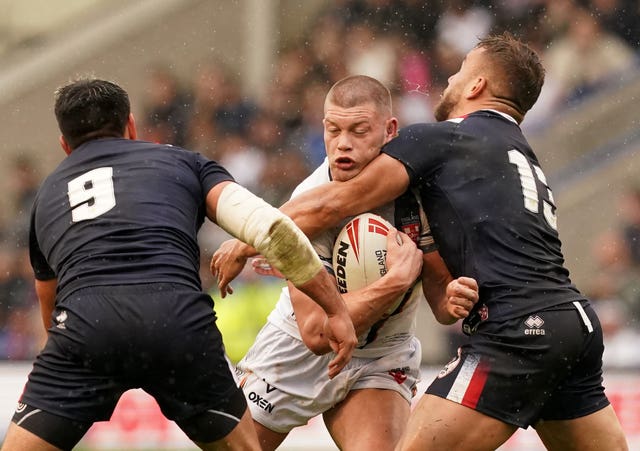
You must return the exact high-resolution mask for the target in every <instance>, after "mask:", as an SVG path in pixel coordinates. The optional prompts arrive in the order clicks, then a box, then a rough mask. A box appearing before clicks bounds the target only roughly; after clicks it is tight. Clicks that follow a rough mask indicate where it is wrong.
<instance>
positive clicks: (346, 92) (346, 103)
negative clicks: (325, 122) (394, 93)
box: [327, 75, 391, 114]
mask: <svg viewBox="0 0 640 451" xmlns="http://www.w3.org/2000/svg"><path fill="white" fill-rule="evenodd" d="M327 100H329V101H331V102H333V103H335V104H336V105H338V106H340V107H342V108H351V107H354V106H359V105H362V104H364V103H369V102H371V103H374V104H375V105H376V108H377V109H378V110H380V111H388V113H389V114H391V93H390V92H389V89H388V88H387V87H386V86H385V85H383V84H382V83H380V82H379V81H378V80H376V79H375V78H372V77H369V76H367V75H351V76H348V77H345V78H343V79H342V80H339V81H337V82H336V83H335V84H334V85H333V86H332V87H331V89H330V90H329V92H328V93H327Z"/></svg>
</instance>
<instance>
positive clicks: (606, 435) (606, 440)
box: [535, 405, 628, 451]
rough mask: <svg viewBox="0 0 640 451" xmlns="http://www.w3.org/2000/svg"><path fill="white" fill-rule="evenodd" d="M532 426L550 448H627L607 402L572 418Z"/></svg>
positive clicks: (582, 450) (597, 450)
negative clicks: (587, 413) (603, 405)
mask: <svg viewBox="0 0 640 451" xmlns="http://www.w3.org/2000/svg"><path fill="white" fill-rule="evenodd" d="M535 428H536V432H537V433H538V435H539V436H540V439H541V440H542V442H543V443H544V445H545V447H546V448H547V449H549V450H551V451H600V450H603V449H606V450H608V451H626V450H628V445H627V441H626V438H625V436H624V432H623V430H622V427H621V425H620V422H619V421H618V418H617V416H616V414H615V412H614V410H613V408H612V407H611V406H610V405H609V406H607V407H605V408H603V409H601V410H599V411H597V412H595V413H592V414H589V415H586V416H583V417H580V418H576V419H573V420H555V421H554V420H552V421H540V422H539V423H538V424H536V426H535Z"/></svg>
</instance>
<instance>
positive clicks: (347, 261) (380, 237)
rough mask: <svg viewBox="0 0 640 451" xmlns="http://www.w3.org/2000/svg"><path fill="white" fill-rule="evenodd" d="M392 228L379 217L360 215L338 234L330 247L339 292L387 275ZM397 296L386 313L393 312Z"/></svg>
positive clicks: (347, 290)
mask: <svg viewBox="0 0 640 451" xmlns="http://www.w3.org/2000/svg"><path fill="white" fill-rule="evenodd" d="M391 228H393V226H392V225H391V224H390V223H389V222H388V221H387V220H386V219H384V218H382V217H381V216H378V215H376V214H373V213H363V214H361V215H359V216H356V217H355V218H353V219H352V220H351V221H349V222H348V223H347V224H346V225H345V226H344V227H343V228H342V230H340V233H338V236H337V237H336V241H335V244H334V247H333V269H334V272H335V275H336V281H337V283H338V289H339V290H340V292H341V293H346V292H352V291H356V290H359V289H361V288H363V287H365V286H367V285H369V284H371V283H372V282H375V281H376V280H378V279H380V278H381V277H382V276H384V275H385V274H386V273H387V235H388V233H389V229H391ZM403 298H404V294H403V295H402V296H400V297H399V298H398V299H397V300H396V301H395V302H394V303H393V305H392V307H391V308H390V309H389V310H388V311H387V314H391V313H393V311H395V310H396V309H397V308H398V306H399V305H400V303H401V302H402V299H403Z"/></svg>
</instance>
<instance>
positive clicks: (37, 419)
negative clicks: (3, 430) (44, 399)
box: [2, 404, 91, 451]
mask: <svg viewBox="0 0 640 451" xmlns="http://www.w3.org/2000/svg"><path fill="white" fill-rule="evenodd" d="M90 427H91V423H82V422H78V421H74V420H71V419H69V418H64V417H61V416H57V415H53V414H51V413H49V412H45V411H43V410H41V409H36V408H35V407H32V406H28V405H26V404H19V405H18V408H17V409H16V412H15V414H14V415H13V418H12V419H11V424H10V425H9V429H8V431H7V436H6V437H5V440H4V443H3V448H2V449H7V450H12V451H18V450H29V451H32V450H49V449H72V448H73V447H74V446H75V445H76V444H77V443H78V442H79V441H80V439H81V438H82V437H83V436H84V434H85V433H86V432H87V431H88V430H89V428H90Z"/></svg>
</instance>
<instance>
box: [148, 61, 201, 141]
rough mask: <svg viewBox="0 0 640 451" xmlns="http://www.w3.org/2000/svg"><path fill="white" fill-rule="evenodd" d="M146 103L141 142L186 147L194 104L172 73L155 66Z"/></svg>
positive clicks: (150, 78) (150, 68) (150, 73)
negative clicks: (191, 106) (191, 109)
mask: <svg viewBox="0 0 640 451" xmlns="http://www.w3.org/2000/svg"><path fill="white" fill-rule="evenodd" d="M148 71H149V73H148V77H149V83H148V89H147V102H146V105H145V106H144V116H143V118H142V127H141V129H142V138H143V139H145V140H148V141H152V142H157V143H165V144H173V145H176V146H184V145H185V142H186V136H187V128H188V125H189V118H190V114H191V112H190V109H189V106H190V103H191V100H190V99H189V96H188V95H187V93H185V92H184V90H183V89H182V87H181V86H180V82H179V80H178V78H177V77H176V76H175V74H174V73H173V72H172V71H171V69H170V68H169V67H168V66H166V65H163V64H155V65H153V66H151V67H149V69H148Z"/></svg>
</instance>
